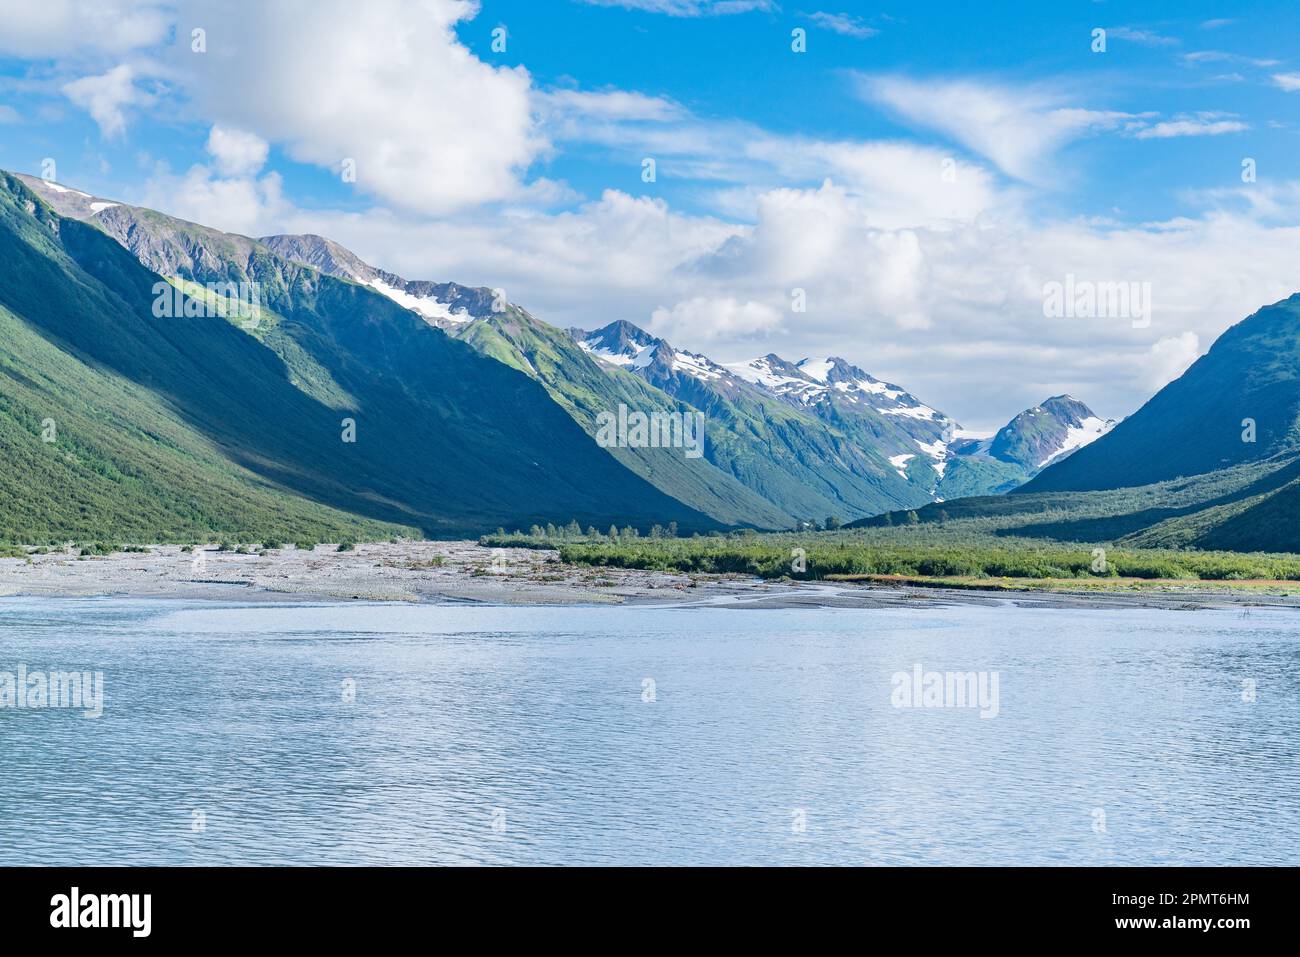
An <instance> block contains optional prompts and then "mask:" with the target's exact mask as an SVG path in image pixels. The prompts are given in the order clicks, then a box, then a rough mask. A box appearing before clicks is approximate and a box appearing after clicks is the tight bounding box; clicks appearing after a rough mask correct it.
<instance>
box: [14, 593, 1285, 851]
mask: <svg viewBox="0 0 1300 957" xmlns="http://www.w3.org/2000/svg"><path fill="white" fill-rule="evenodd" d="M918 663H919V664H920V665H921V666H922V668H923V669H924V670H925V671H931V670H934V671H941V672H944V671H960V672H967V671H975V672H990V673H991V672H997V675H998V686H997V687H998V714H997V716H996V717H992V718H981V717H980V712H979V710H978V709H972V708H962V707H947V708H940V707H933V708H899V707H894V706H893V704H891V693H892V692H893V690H894V687H893V683H892V676H893V675H894V674H895V673H896V672H906V673H909V674H910V673H911V672H912V670H913V667H914V666H915V665H917V664H918ZM20 664H25V665H26V666H27V667H28V669H31V670H37V669H42V670H44V669H48V670H72V669H85V670H91V671H102V672H103V673H104V686H105V691H106V694H105V703H104V714H103V716H102V717H101V718H99V719H87V718H83V717H82V716H81V714H80V712H74V711H68V710H52V709H49V710H32V709H26V710H21V709H14V708H4V709H0V771H3V774H0V864H24V863H48V864H52V863H72V864H118V863H138V864H153V863H162V864H171V863H176V864H200V863H218V864H220V863H231V864H234V863H266V864H270V863H298V864H370V863H402V864H425V863H485V864H498V863H510V862H517V863H541V864H558V863H593V864H595V863H615V864H644V863H721V864H776V863H843V864H861V863H872V864H909V863H926V864H947V863H952V864H957V863H963V864H964V863H972V864H995V863H1017V864H1066V863H1082V864H1147V863H1169V864H1229V863H1231V864H1296V863H1300V762H1298V761H1297V759H1298V758H1300V680H1298V677H1297V676H1298V675H1300V615H1296V614H1289V613H1284V612H1280V611H1279V612H1261V611H1254V612H1252V613H1251V614H1250V615H1249V616H1243V615H1242V614H1241V612H1218V611H1199V612H1171V611H1153V610H1129V611H1110V610H1087V611H1079V610H1059V609H1052V610H1041V609H1020V608H1015V607H1012V606H1009V605H1007V606H1000V607H993V608H986V607H950V608H939V609H934V608H927V609H916V610H912V609H887V610H848V609H824V610H808V609H799V610H790V611H775V610H737V609H725V608H690V609H683V608H676V609H657V608H606V607H599V608H572V609H560V608H528V609H518V608H497V607H482V606H465V605H445V606H430V605H426V606H391V605H383V606H375V605H347V606H339V605H334V606H320V605H295V606H279V607H276V606H264V605H263V606H251V605H227V604H220V605H218V604H213V603H197V602H174V601H173V602H163V601H129V600H91V601H84V600H80V601H78V600H59V601H50V600H34V599H3V600H0V672H4V671H8V672H16V671H17V668H18V665H20ZM647 678H648V679H652V680H653V687H651V686H650V685H648V684H647V683H646V681H645V679H647ZM349 679H350V680H351V681H352V682H355V699H354V700H351V701H348V700H345V699H346V698H347V697H348V695H347V694H346V693H345V686H344V682H345V681H347V680H349ZM1247 681H1253V682H1254V688H1255V700H1254V701H1247V700H1243V698H1244V697H1247V698H1248V697H1250V695H1249V694H1248V693H1247V694H1243V692H1244V691H1246V690H1247V689H1248V687H1249V685H1244V684H1243V682H1247ZM651 692H653V693H651ZM646 698H653V700H645V699H646ZM195 812H201V818H200V817H199V816H198V815H196V813H195ZM196 822H200V823H201V824H202V825H203V826H202V828H201V829H196V827H197V825H196Z"/></svg>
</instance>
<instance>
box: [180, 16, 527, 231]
mask: <svg viewBox="0 0 1300 957" xmlns="http://www.w3.org/2000/svg"><path fill="white" fill-rule="evenodd" d="M477 12H478V8H477V5H476V4H473V3H469V2H465V0H370V2H367V3H364V4H357V3H352V2H350V0H313V2H310V3H307V2H303V0H293V2H280V3H264V2H262V0H230V2H229V3H227V4H226V5H225V7H224V9H223V13H222V16H221V17H220V18H214V17H212V16H211V12H210V8H209V7H208V6H207V5H206V4H203V3H199V2H194V0H186V2H185V3H184V4H183V6H182V10H181V14H180V16H179V18H178V22H183V23H203V24H205V25H206V26H205V29H206V30H207V53H205V54H202V55H198V54H194V53H192V52H191V51H190V47H189V37H188V35H186V36H184V37H180V38H178V41H177V43H176V44H175V46H174V48H173V50H172V59H171V61H170V63H169V66H170V69H171V70H172V71H173V72H174V75H175V77H176V79H177V81H178V82H179V83H180V84H181V85H182V86H183V87H184V88H185V90H186V91H187V92H188V93H189V95H190V97H191V98H192V101H193V105H194V107H195V109H196V110H197V111H198V112H199V113H200V115H203V116H206V117H209V118H211V119H212V120H214V121H215V122H216V123H217V124H219V125H221V126H228V127H233V128H237V129H240V130H244V131H247V132H249V133H252V134H254V135H256V136H259V137H261V138H262V139H264V140H267V141H270V142H273V143H276V144H283V146H284V147H285V149H286V151H287V153H288V154H289V156H290V157H291V158H293V159H295V160H298V161H300V162H305V163H311V164H314V165H317V166H321V167H325V168H327V169H332V170H339V171H341V170H342V169H343V164H344V162H345V160H352V161H354V163H355V175H356V180H355V182H356V188H357V189H359V190H361V191H363V192H365V193H368V194H370V195H373V196H375V197H378V198H379V199H381V200H382V201H383V202H385V203H386V204H388V205H391V206H394V207H398V208H403V209H407V210H412V211H415V212H419V213H426V214H445V213H447V212H450V211H452V210H455V209H458V208H462V207H469V206H474V205H477V204H481V203H487V202H492V201H496V200H506V199H510V198H512V197H515V196H518V195H519V194H520V193H521V191H522V184H521V181H520V176H521V172H522V171H523V170H524V169H525V168H526V167H527V166H528V165H529V164H530V163H531V162H532V160H533V159H534V158H535V157H536V156H537V155H538V154H539V152H540V151H541V150H542V149H543V147H544V145H545V144H544V143H543V142H542V140H541V139H540V137H538V136H537V134H536V130H535V128H534V121H533V116H532V111H531V106H530V87H531V78H530V77H529V75H528V73H527V71H525V70H524V69H522V68H517V69H510V68H507V67H497V66H493V65H491V64H489V63H485V62H483V61H482V60H479V59H478V58H477V57H475V56H474V55H473V54H472V53H471V52H470V51H469V50H468V49H467V48H466V47H465V46H464V45H463V44H461V43H460V42H459V40H458V39H457V37H456V34H455V30H454V28H455V26H456V24H457V23H459V22H461V21H464V20H467V19H470V18H472V17H474V16H475V15H476V14H477Z"/></svg>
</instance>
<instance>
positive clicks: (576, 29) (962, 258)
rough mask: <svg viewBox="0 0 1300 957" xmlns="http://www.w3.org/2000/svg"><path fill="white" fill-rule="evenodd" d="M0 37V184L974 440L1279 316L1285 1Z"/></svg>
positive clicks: (613, 5) (374, 14) (652, 4)
mask: <svg viewBox="0 0 1300 957" xmlns="http://www.w3.org/2000/svg"><path fill="white" fill-rule="evenodd" d="M914 7H915V9H913V8H914ZM0 23H3V24H4V26H3V28H0V166H2V167H4V168H8V169H15V170H19V171H26V172H32V173H38V174H39V173H41V172H42V169H41V164H42V161H43V160H44V159H46V158H51V159H53V160H54V161H55V164H56V167H55V168H56V175H57V178H58V179H59V180H60V181H61V182H63V183H66V184H69V185H73V186H76V187H78V188H81V189H84V190H87V191H89V192H93V193H95V194H97V195H102V196H108V197H112V198H117V199H123V200H126V201H130V202H137V203H141V204H143V205H150V206H153V207H156V208H160V209H163V210H165V211H167V212H170V213H173V214H175V215H180V216H184V217H185V218H190V219H194V220H197V221H202V222H205V223H208V224H211V225H215V226H218V227H221V228H226V229H230V230H232V231H238V232H244V233H248V234H251V235H265V234H267V233H272V232H290V231H292V232H304V231H311V232H318V233H322V234H325V235H328V236H330V237H331V238H334V239H337V240H339V241H341V242H343V243H344V244H345V245H348V246H350V247H351V248H353V249H354V250H355V251H356V252H358V253H359V254H360V255H362V256H363V258H366V259H368V260H369V261H372V262H374V263H375V264H377V265H380V266H383V267H385V268H389V269H392V270H393V271H396V272H399V273H401V274H403V275H406V276H408V277H410V278H427V279H436V280H446V279H451V280H456V281H460V282H466V283H474V284H483V285H492V286H500V287H503V288H505V289H506V290H507V293H508V294H509V296H510V298H511V299H512V300H514V301H516V302H519V303H520V304H522V305H524V306H525V307H526V308H529V309H530V310H531V311H533V312H534V313H535V314H536V315H538V316H539V317H540V318H543V319H546V320H548V321H551V322H554V323H556V324H557V325H581V326H587V327H592V326H595V325H599V324H603V323H604V322H608V321H611V320H613V319H620V318H621V319H628V320H630V321H633V322H637V323H638V324H641V325H643V326H646V327H648V328H651V329H652V330H653V331H655V332H657V333H659V334H661V335H665V336H666V337H667V338H669V339H670V341H672V342H673V343H674V344H675V345H678V346H680V347H685V348H689V349H693V350H697V351H702V352H705V353H707V354H709V355H710V356H712V357H714V358H717V359H719V360H722V361H730V360H736V359H743V358H747V357H749V356H751V355H756V354H763V353H766V352H769V351H775V352H778V353H780V354H782V355H785V356H787V357H788V358H791V359H799V358H802V357H803V356H806V355H825V354H835V355H842V356H844V357H845V358H847V359H849V360H850V361H852V362H855V363H856V364H858V365H860V366H862V367H863V368H865V369H866V370H867V371H869V372H871V373H872V374H874V375H877V376H879V377H882V378H886V379H890V380H892V381H896V382H898V383H899V384H901V385H903V386H905V387H906V388H908V389H910V390H911V391H913V392H915V393H916V394H917V395H919V396H920V397H921V398H922V399H923V400H925V401H926V402H928V403H929V404H931V405H934V406H936V407H938V408H941V409H943V410H944V411H945V412H947V413H949V414H950V415H952V416H954V417H955V418H957V419H958V420H959V421H961V422H962V423H963V424H964V425H967V426H968V427H973V428H984V429H991V428H996V427H997V426H998V425H1000V424H1002V423H1003V422H1005V421H1006V420H1007V419H1008V418H1010V416H1011V415H1013V414H1014V413H1015V412H1017V411H1019V410H1020V409H1021V408H1024V407H1026V406H1028V405H1032V404H1034V403H1036V402H1038V401H1041V400H1042V399H1043V398H1045V397H1046V396H1047V395H1049V394H1054V393H1058V392H1071V393H1073V394H1076V395H1078V396H1080V397H1081V398H1083V399H1084V400H1085V401H1086V402H1088V403H1089V404H1090V405H1092V406H1093V407H1094V408H1096V409H1097V410H1098V411H1099V412H1101V413H1102V414H1104V415H1109V416H1121V415H1125V414H1127V413H1129V412H1131V411H1132V410H1133V409H1134V408H1136V407H1137V406H1138V405H1140V404H1141V402H1142V401H1144V400H1145V398H1147V397H1148V396H1149V395H1150V394H1151V392H1152V391H1154V390H1155V389H1156V388H1158V387H1159V386H1160V385H1162V384H1163V383H1164V382H1167V381H1168V380H1169V379H1170V378H1172V377H1174V376H1176V375H1178V374H1179V373H1181V372H1182V371H1183V369H1185V368H1186V366H1187V364H1189V363H1190V362H1191V361H1193V360H1194V359H1195V357H1196V356H1197V355H1198V354H1199V353H1201V352H1203V351H1204V350H1205V349H1206V348H1208V347H1209V345H1210V343H1211V342H1212V341H1213V339H1214V338H1215V337H1216V336H1217V335H1218V334H1219V333H1220V332H1222V330H1223V329H1224V328H1226V327H1227V326H1228V325H1230V324H1231V323H1233V322H1235V321H1237V320H1239V319H1241V318H1243V317H1244V316H1245V315H1246V314H1247V313H1248V312H1250V311H1252V310H1253V309H1255V308H1258V307H1259V306H1261V305H1264V304H1266V303H1268V302H1271V301H1274V300H1276V299H1278V298H1281V297H1282V296H1284V295H1288V294H1289V293H1291V292H1295V291H1297V290H1300V256H1298V255H1296V253H1297V251H1298V248H1297V241H1298V239H1300V234H1298V231H1297V228H1296V216H1297V214H1298V213H1300V158H1298V157H1300V149H1297V147H1300V111H1298V110H1297V105H1298V104H1300V41H1297V39H1296V38H1297V37H1300V8H1298V7H1297V6H1296V5H1295V4H1293V3H1292V4H1288V3H1244V4H1233V5H1227V4H1201V3H1126V4H1114V3H1059V4H1056V3H1041V2H1040V3H1019V4H1014V3H1013V4H998V5H996V9H994V10H990V9H986V8H984V7H982V6H981V5H975V4H968V3H934V4H926V5H924V7H923V8H922V7H921V6H920V5H915V4H909V5H906V6H905V7H898V8H890V7H883V6H882V7H874V6H871V7H869V6H867V5H865V4H860V3H843V2H840V3H823V2H822V0H814V2H809V3H806V4H805V3H799V4H795V3H785V2H782V3H776V2H763V0H730V2H721V3H714V2H708V0H617V2H616V0H609V2H595V0H589V2H578V0H553V2H547V3H536V2H516V0H510V2H504V0H503V2H497V0H483V2H482V3H481V4H478V5H475V4H472V3H465V2H461V0H374V2H373V3H369V4H366V5H365V7H364V9H360V8H358V7H357V6H356V5H349V4H347V3H343V2H340V0H320V2H318V3H312V4H299V3H294V2H289V0H283V2H280V3H276V4H261V3H255V2H252V0H227V2H226V3H223V4H212V3H192V2H187V0H175V2H170V0H167V2H140V3H131V2H128V0H101V2H98V3H90V2H83V0H59V2H45V3H34V2H31V0H22V2H14V0H0ZM196 27H200V28H202V29H203V30H204V31H205V33H204V50H203V51H202V52H201V53H196V52H195V51H194V50H193V49H192V46H193V44H192V42H191V31H192V30H193V29H194V28H196ZM496 28H504V30H505V49H504V51H502V50H499V49H494V47H493V39H494V36H493V31H494V29H496ZM1098 28H1100V29H1104V30H1105V51H1104V52H1095V51H1094V50H1093V46H1094V44H1095V42H1096V41H1095V40H1094V36H1093V31H1094V30H1095V29H1098ZM797 29H801V30H804V31H806V51H805V52H799V53H797V52H795V51H793V50H792V31H794V30H797ZM349 159H350V160H352V161H354V162H355V167H356V170H357V175H356V177H355V181H352V180H345V178H344V177H342V176H341V175H340V165H341V164H342V163H343V162H344V161H345V160H349ZM647 159H653V160H654V162H655V164H656V176H655V179H654V181H653V182H645V181H644V180H643V177H642V170H643V162H644V161H645V160H647ZM1247 160H1250V161H1253V168H1254V170H1255V178H1254V179H1253V180H1251V181H1244V180H1243V177H1242V164H1243V162H1244V161H1247ZM945 170H947V171H949V172H945ZM1067 275H1072V276H1077V277H1079V278H1080V279H1083V280H1093V281H1097V282H1107V281H1122V282H1134V283H1148V284H1150V288H1151V300H1152V304H1153V305H1152V315H1151V322H1150V323H1149V324H1147V325H1142V324H1140V323H1133V322H1124V321H1115V320H1114V319H1109V320H1107V319H1104V318H1103V319H1098V320H1093V321H1081V320H1073V319H1072V320H1069V321H1063V320H1059V319H1057V320H1053V319H1051V318H1050V317H1047V316H1045V315H1044V309H1043V289H1044V284H1045V283H1048V282H1052V281H1060V280H1062V279H1063V278H1064V277H1065V276H1067ZM796 288H798V289H803V290H805V292H806V294H807V300H808V302H809V308H808V311H807V312H806V313H798V312H795V311H792V309H791V308H790V301H791V293H792V290H794V289H796ZM1009 373H1013V374H1009Z"/></svg>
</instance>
